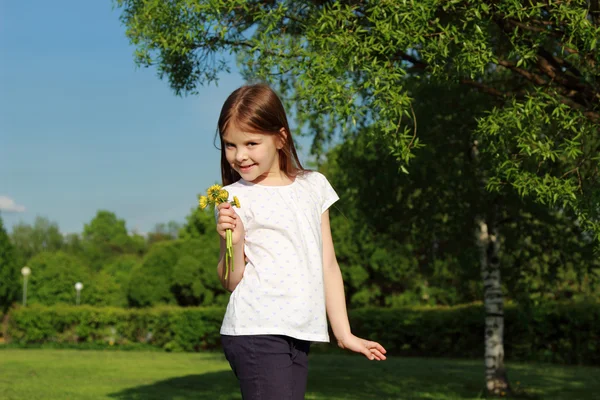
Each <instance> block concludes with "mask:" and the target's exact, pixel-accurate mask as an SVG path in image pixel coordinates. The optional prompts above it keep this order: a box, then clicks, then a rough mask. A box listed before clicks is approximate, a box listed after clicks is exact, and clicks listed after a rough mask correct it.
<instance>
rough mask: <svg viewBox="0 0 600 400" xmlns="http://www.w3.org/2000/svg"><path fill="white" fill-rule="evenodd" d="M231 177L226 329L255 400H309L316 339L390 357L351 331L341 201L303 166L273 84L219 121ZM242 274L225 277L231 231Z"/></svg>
mask: <svg viewBox="0 0 600 400" xmlns="http://www.w3.org/2000/svg"><path fill="white" fill-rule="evenodd" d="M218 134H219V137H220V140H221V174H222V178H223V185H225V187H224V188H225V189H226V190H227V191H228V192H229V195H230V198H233V196H237V197H238V199H239V201H240V204H241V208H239V209H237V210H234V209H233V208H232V207H231V205H230V204H229V203H222V204H220V205H219V206H218V207H217V209H216V211H215V212H216V219H217V232H218V233H219V235H220V236H221V255H220V260H219V264H218V266H217V270H218V274H219V277H220V279H221V282H222V284H223V286H224V287H225V288H226V289H227V290H229V291H232V294H231V297H230V299H229V304H228V306H227V311H226V313H225V318H224V319H223V325H222V327H221V339H222V344H223V349H224V352H225V356H226V358H227V360H228V361H229V363H230V365H231V368H232V369H233V372H234V373H235V375H236V377H237V378H238V380H239V383H240V388H241V391H242V396H243V398H244V399H245V400H248V399H252V400H288V399H289V400H296V399H304V393H305V391H306V381H307V377H308V364H307V361H308V352H309V347H310V343H311V342H329V336H328V330H327V318H326V315H327V316H329V322H330V324H331V327H332V330H333V333H334V335H335V337H336V339H337V343H338V345H339V346H340V347H341V348H343V349H348V350H351V351H354V352H357V353H362V354H363V355H364V356H365V357H367V358H368V359H369V360H385V358H386V357H385V353H386V350H385V349H384V348H383V347H382V346H381V345H380V344H379V343H376V342H371V341H368V340H364V339H361V338H358V337H356V336H354V335H353V334H352V332H351V331H350V325H349V323H348V315H347V313H346V302H345V299H344V285H343V282H342V274H341V272H340V268H339V266H338V263H337V261H336V258H335V253H334V249H333V242H332V239H331V230H330V226H329V210H328V209H329V207H330V206H331V205H332V204H333V203H334V202H335V201H337V200H338V196H337V194H336V193H335V191H334V190H333V188H332V187H331V185H330V184H329V182H328V181H327V179H326V178H325V176H323V175H322V174H320V173H318V172H314V171H308V170H305V169H303V168H302V166H301V165H300V162H299V160H298V155H297V154H296V149H295V147H294V142H293V140H292V136H291V132H290V129H289V126H288V121H287V117H286V115H285V111H284V108H283V105H282V104H281V101H280V99H279V98H278V97H277V95H276V94H275V93H274V92H273V90H272V89H271V88H269V87H268V86H267V85H264V84H257V85H249V86H243V87H241V88H239V89H237V90H235V91H234V92H233V93H232V94H231V95H230V96H229V97H228V98H227V100H226V101H225V104H224V105H223V108H222V110H221V115H220V117H219V126H218ZM227 229H231V230H232V243H233V250H234V257H233V260H234V270H233V272H231V271H230V273H229V275H228V277H227V280H226V279H225V248H226V241H225V237H226V236H225V235H226V230H227Z"/></svg>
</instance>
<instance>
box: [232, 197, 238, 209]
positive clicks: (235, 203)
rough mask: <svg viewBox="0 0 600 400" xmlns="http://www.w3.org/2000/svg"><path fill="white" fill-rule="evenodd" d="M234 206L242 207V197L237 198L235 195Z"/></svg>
mask: <svg viewBox="0 0 600 400" xmlns="http://www.w3.org/2000/svg"><path fill="white" fill-rule="evenodd" d="M232 204H233V206H234V207H237V208H240V199H238V198H237V196H233V203H232Z"/></svg>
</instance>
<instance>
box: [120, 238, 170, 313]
mask: <svg viewBox="0 0 600 400" xmlns="http://www.w3.org/2000/svg"><path fill="white" fill-rule="evenodd" d="M178 257H179V254H178V251H177V245H176V244H175V243H173V242H159V243H156V244H154V245H153V246H152V248H151V249H150V251H149V252H148V254H146V255H145V256H144V259H143V260H142V262H141V263H140V264H138V265H136V266H135V267H134V268H133V270H132V271H131V276H130V279H129V289H128V298H129V303H130V304H131V305H133V306H135V307H148V306H152V305H155V304H174V303H175V296H174V295H173V293H171V283H172V275H173V268H174V266H175V265H176V264H177V259H178Z"/></svg>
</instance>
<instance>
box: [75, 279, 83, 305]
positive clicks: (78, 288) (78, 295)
mask: <svg viewBox="0 0 600 400" xmlns="http://www.w3.org/2000/svg"><path fill="white" fill-rule="evenodd" d="M81 289H83V283H81V282H77V283H76V284H75V290H77V305H79V297H80V293H81Z"/></svg>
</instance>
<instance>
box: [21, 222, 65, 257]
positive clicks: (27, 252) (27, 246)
mask: <svg viewBox="0 0 600 400" xmlns="http://www.w3.org/2000/svg"><path fill="white" fill-rule="evenodd" d="M10 239H11V242H12V243H13V245H14V247H15V251H16V253H17V259H18V263H19V264H22V265H25V264H26V263H27V261H29V259H30V258H31V257H33V256H34V255H36V254H39V253H41V252H42V251H50V252H54V251H57V250H60V249H61V248H63V246H64V239H63V235H62V234H61V233H60V230H59V229H58V224H57V223H56V222H50V221H49V220H48V219H47V218H44V217H36V219H35V221H34V223H33V225H29V224H26V223H24V222H21V223H18V224H16V225H15V226H13V228H12V232H11V234H10Z"/></svg>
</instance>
